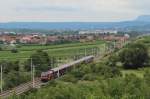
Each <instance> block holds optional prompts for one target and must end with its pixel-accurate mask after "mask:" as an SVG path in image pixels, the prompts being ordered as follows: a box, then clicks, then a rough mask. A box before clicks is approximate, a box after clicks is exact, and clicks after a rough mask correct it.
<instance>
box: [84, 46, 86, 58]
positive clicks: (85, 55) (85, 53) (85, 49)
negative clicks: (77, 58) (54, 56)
mask: <svg viewBox="0 0 150 99" xmlns="http://www.w3.org/2000/svg"><path fill="white" fill-rule="evenodd" d="M84 54H85V57H86V48H85V51H84Z"/></svg>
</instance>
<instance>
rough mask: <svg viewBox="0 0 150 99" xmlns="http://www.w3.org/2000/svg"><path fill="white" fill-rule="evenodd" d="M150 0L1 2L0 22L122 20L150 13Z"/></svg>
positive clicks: (6, 0)
mask: <svg viewBox="0 0 150 99" xmlns="http://www.w3.org/2000/svg"><path fill="white" fill-rule="evenodd" d="M149 6H150V1H148V0H3V1H2V0H1V1H0V21H120V20H128V19H132V18H134V17H136V16H138V15H140V14H149V13H150V12H149V10H148V9H149V8H150V7H149Z"/></svg>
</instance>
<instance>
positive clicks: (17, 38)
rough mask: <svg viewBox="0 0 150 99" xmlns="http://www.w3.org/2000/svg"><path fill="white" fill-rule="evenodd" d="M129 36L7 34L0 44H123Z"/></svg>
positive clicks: (99, 32)
mask: <svg viewBox="0 0 150 99" xmlns="http://www.w3.org/2000/svg"><path fill="white" fill-rule="evenodd" d="M129 38H130V36H129V35H128V34H125V35H118V34H117V31H110V30H109V31H108V30H107V31H102V30H93V31H79V33H78V34H70V35H64V34H57V35H46V34H42V33H30V34H21V33H19V34H17V33H14V32H7V33H1V34H0V44H6V45H15V44H39V45H45V44H53V43H57V42H59V43H62V42H92V41H96V40H105V41H121V42H125V41H126V40H128V39H129Z"/></svg>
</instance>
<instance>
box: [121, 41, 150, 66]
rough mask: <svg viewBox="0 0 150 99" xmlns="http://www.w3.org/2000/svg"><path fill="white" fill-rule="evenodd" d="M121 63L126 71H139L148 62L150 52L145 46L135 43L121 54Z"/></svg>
mask: <svg viewBox="0 0 150 99" xmlns="http://www.w3.org/2000/svg"><path fill="white" fill-rule="evenodd" d="M119 57H120V61H121V62H122V63H123V66H124V68H126V69H137V68H139V67H143V66H144V64H145V63H147V62H148V59H149V56H148V50H147V47H146V46H145V45H144V44H140V43H134V44H131V45H129V46H128V47H126V48H125V49H124V50H123V51H121V52H120V53H119Z"/></svg>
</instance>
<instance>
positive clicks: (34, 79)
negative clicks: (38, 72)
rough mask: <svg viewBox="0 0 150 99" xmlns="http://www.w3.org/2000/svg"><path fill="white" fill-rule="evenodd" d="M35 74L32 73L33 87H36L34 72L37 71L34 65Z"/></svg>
mask: <svg viewBox="0 0 150 99" xmlns="http://www.w3.org/2000/svg"><path fill="white" fill-rule="evenodd" d="M32 70H33V75H32V79H33V82H32V84H33V88H34V87H35V78H34V73H35V65H33V69H32Z"/></svg>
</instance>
